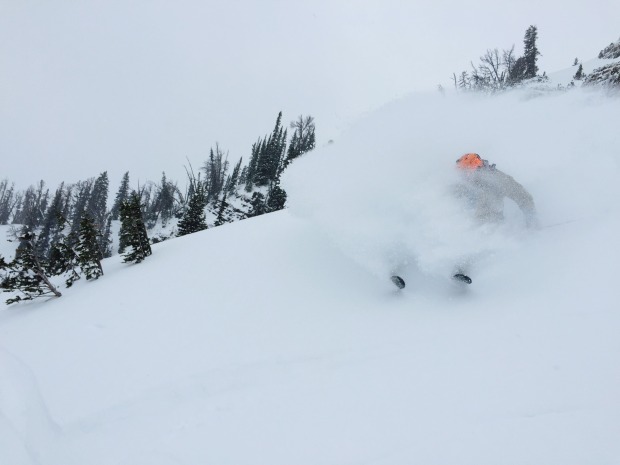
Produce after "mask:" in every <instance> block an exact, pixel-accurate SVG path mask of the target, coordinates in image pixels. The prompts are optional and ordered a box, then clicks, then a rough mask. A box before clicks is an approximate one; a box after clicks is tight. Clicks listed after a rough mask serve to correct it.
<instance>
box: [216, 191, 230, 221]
mask: <svg viewBox="0 0 620 465" xmlns="http://www.w3.org/2000/svg"><path fill="white" fill-rule="evenodd" d="M227 206H228V203H227V202H226V191H224V193H223V194H222V200H221V201H220V208H218V210H217V218H216V219H215V223H213V225H214V226H222V225H223V224H225V223H227V221H226V218H225V213H226V207H227Z"/></svg>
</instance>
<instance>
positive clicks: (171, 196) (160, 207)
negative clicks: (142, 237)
mask: <svg viewBox="0 0 620 465" xmlns="http://www.w3.org/2000/svg"><path fill="white" fill-rule="evenodd" d="M177 191H178V188H177V186H176V185H175V184H173V183H172V182H170V181H168V180H167V179H166V173H162V176H161V184H160V185H159V186H156V189H155V196H154V199H153V202H151V208H150V211H149V212H148V216H149V219H150V221H151V222H152V223H153V224H155V223H156V222H157V220H158V219H160V218H161V224H162V226H164V227H165V226H166V224H167V223H168V221H170V219H171V218H173V217H174V215H175V213H176V210H177V200H176V198H175V194H176V192H177Z"/></svg>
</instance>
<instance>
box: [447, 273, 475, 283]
mask: <svg viewBox="0 0 620 465" xmlns="http://www.w3.org/2000/svg"><path fill="white" fill-rule="evenodd" d="M452 278H453V279H455V280H456V281H460V282H462V283H465V284H471V282H472V281H471V278H470V277H469V276H467V275H464V274H462V273H457V274H455V275H454V276H452Z"/></svg>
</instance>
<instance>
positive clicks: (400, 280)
mask: <svg viewBox="0 0 620 465" xmlns="http://www.w3.org/2000/svg"><path fill="white" fill-rule="evenodd" d="M390 279H391V280H392V282H393V283H394V285H395V286H396V287H397V288H399V289H403V288H404V287H405V280H404V279H403V278H401V277H400V276H392V277H391V278H390Z"/></svg>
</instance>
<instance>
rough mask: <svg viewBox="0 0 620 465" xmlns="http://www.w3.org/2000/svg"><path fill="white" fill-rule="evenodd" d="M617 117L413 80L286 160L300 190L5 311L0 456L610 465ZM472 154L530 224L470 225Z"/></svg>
mask: <svg viewBox="0 0 620 465" xmlns="http://www.w3.org/2000/svg"><path fill="white" fill-rule="evenodd" d="M619 113H620V105H618V101H617V100H614V99H610V98H609V97H604V96H602V95H601V94H598V93H595V92H584V91H581V90H574V91H572V92H569V93H561V94H554V95H550V96H548V97H542V98H536V99H532V98H529V96H527V95H526V94H523V93H520V92H516V93H511V94H507V95H504V96H500V97H497V98H478V97H472V96H447V97H445V98H443V97H441V96H440V95H439V94H437V95H421V96H420V95H417V96H411V97H410V98H407V99H403V100H401V101H398V102H394V103H392V104H390V105H387V106H386V107H385V108H383V109H382V110H380V111H379V112H377V113H376V114H373V115H370V116H369V117H367V118H366V119H364V120H363V121H360V122H359V124H358V125H357V126H355V127H354V128H352V129H351V131H350V132H349V133H347V134H344V135H343V136H342V138H340V139H339V140H337V141H336V142H335V143H334V144H332V145H329V146H327V147H323V148H321V149H319V150H317V151H315V152H313V153H310V154H308V155H306V156H304V157H303V158H302V159H300V160H298V161H296V162H295V163H294V164H293V165H292V167H291V168H290V170H289V171H288V172H287V173H286V176H285V179H284V187H285V188H286V189H287V191H288V192H289V196H290V197H289V202H290V208H289V209H288V210H285V211H282V212H278V213H275V214H269V215H265V216H262V217H258V218H254V219H250V220H245V221H241V222H238V223H233V224H230V225H225V226H222V227H219V228H214V229H209V230H207V231H203V232H201V233H197V234H193V235H190V236H185V237H183V238H178V239H174V240H170V241H166V242H163V243H161V244H156V245H155V246H154V247H153V251H154V253H153V255H152V256H151V257H149V258H148V259H147V260H145V261H144V262H143V263H141V264H139V265H126V264H122V263H121V262H120V257H113V258H111V259H108V260H106V262H105V263H104V269H105V273H106V274H105V276H103V277H102V278H101V279H100V280H98V281H96V282H88V283H86V282H84V281H83V280H82V281H80V282H79V283H77V284H76V285H75V286H74V287H73V288H71V289H68V290H65V291H64V295H63V297H62V298H60V299H52V300H49V301H47V302H34V303H30V304H19V305H16V306H11V307H6V308H3V309H2V310H0V362H1V363H0V463H1V464H5V463H7V464H12V465H13V464H15V465H20V464H46V465H47V464H63V465H73V464H75V465H78V464H80V465H82V464H84V463H88V464H94V465H99V464H106V465H107V464H132V465H139V464H144V465H159V464H162V465H163V464H166V465H168V464H197V463H201V464H218V465H220V464H234V465H244V464H265V463H268V464H270V465H278V464H282V465H288V464H296V465H306V464H307V465H319V464H343V465H344V464H354V463H356V464H357V463H365V464H386V465H395V464H412V463H413V464H418V463H419V464H437V465H446V464H455V465H456V464H458V465H463V464H472V465H474V464H475V465H479V464H489V465H491V464H493V465H495V464H544V465H549V464H558V465H560V464H561V465H570V464H574V465H578V464H579V465H581V464H584V463H588V464H619V463H620V445H619V443H618V441H617V438H618V437H619V436H620V398H619V397H618V392H620V363H619V362H620V339H619V338H618V334H617V328H618V327H619V324H620V314H619V313H620V312H619V311H618V309H619V308H620V307H619V304H618V302H619V300H620V299H619V298H620V292H619V291H618V290H617V286H616V283H615V276H614V273H615V272H616V269H617V263H618V261H619V260H620V246H619V245H618V237H619V236H618V234H619V232H620V215H619V213H620V212H619V207H618V199H620V187H619V185H618V182H617V179H618V175H619V174H620V155H619V153H620V152H619V151H618V147H619V144H618V143H619V142H620V140H619V139H618V137H619V136H618V135H617V131H616V128H615V126H616V124H617V121H618V120H619V119H618V118H619V117H620V114H619ZM470 150H475V151H478V152H479V153H481V154H482V155H483V156H485V157H486V158H489V159H491V161H492V162H495V163H497V164H498V167H499V168H500V169H502V170H505V171H506V172H508V173H510V174H511V175H513V176H514V177H515V178H516V179H517V180H518V181H520V182H521V183H523V184H524V186H526V187H527V188H528V189H529V190H530V191H531V192H532V193H533V195H534V197H535V199H536V202H537V207H538V211H539V216H540V223H541V228H540V229H539V230H536V231H528V230H525V229H524V228H523V225H522V219H521V216H520V213H519V211H518V210H517V209H516V208H514V206H512V205H509V204H508V205H507V206H506V207H507V211H508V218H507V222H506V225H504V226H503V227H501V228H498V229H490V228H480V227H477V226H475V225H474V224H472V223H471V221H470V220H469V218H468V216H467V215H466V214H465V213H464V212H463V210H462V208H460V207H459V205H458V204H457V203H455V200H454V199H452V197H451V196H450V195H449V188H450V185H451V183H453V182H454V181H455V180H456V174H455V173H454V171H453V165H454V160H455V159H456V158H457V157H458V156H459V155H460V154H462V153H463V152H466V151H470ZM317 186H320V187H321V190H318V189H317ZM464 256H475V257H477V260H476V261H475V263H476V266H475V267H474V272H473V273H472V276H473V277H474V280H475V281H474V284H473V285H472V286H471V287H469V288H467V289H463V288H460V287H458V286H455V285H454V284H452V283H451V282H450V281H449V280H448V279H447V277H446V276H447V274H448V273H449V271H450V267H451V266H453V265H454V263H455V261H458V260H460V259H462V257H464ZM394 268H399V271H400V272H402V274H403V275H404V276H405V277H406V278H407V280H408V287H407V288H406V289H405V290H404V291H402V292H399V291H396V290H395V289H394V288H393V286H392V285H391V283H390V282H389V281H388V279H387V276H388V274H389V272H390V271H391V270H393V269H394Z"/></svg>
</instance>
